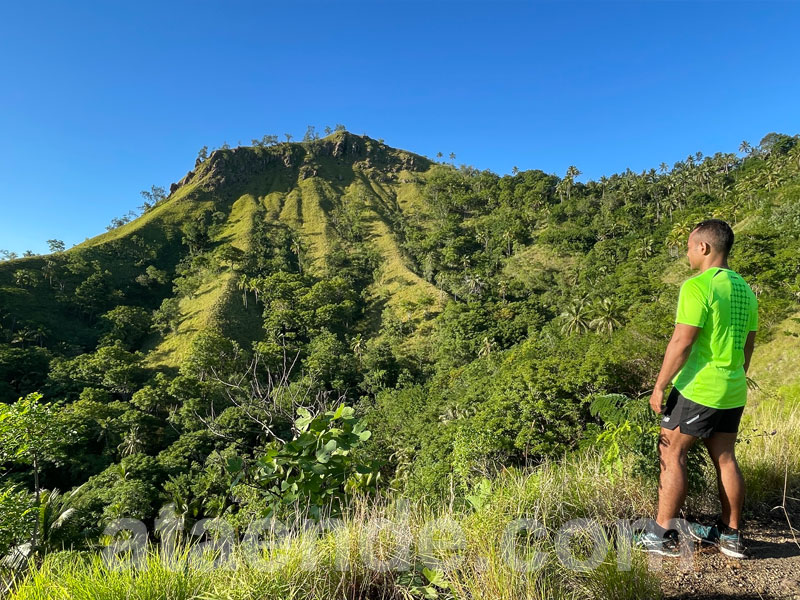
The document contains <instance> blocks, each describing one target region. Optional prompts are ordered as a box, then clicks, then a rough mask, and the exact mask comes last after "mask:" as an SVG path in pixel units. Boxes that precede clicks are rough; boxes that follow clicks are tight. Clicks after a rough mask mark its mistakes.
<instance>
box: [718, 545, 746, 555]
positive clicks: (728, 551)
mask: <svg viewBox="0 0 800 600" xmlns="http://www.w3.org/2000/svg"><path fill="white" fill-rule="evenodd" d="M719 551H720V552H722V553H723V554H724V555H725V556H730V557H731V558H747V556H745V555H744V554H743V553H741V552H735V551H733V550H728V549H727V548H723V547H722V546H720V547H719Z"/></svg>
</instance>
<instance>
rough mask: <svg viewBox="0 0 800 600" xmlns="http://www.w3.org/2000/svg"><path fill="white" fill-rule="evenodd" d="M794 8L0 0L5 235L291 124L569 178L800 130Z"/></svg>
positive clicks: (65, 223)
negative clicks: (208, 151) (570, 173)
mask: <svg viewBox="0 0 800 600" xmlns="http://www.w3.org/2000/svg"><path fill="white" fill-rule="evenodd" d="M799 21H800V6H799V5H798V4H795V3H791V2H775V3H764V2H757V3H756V2H753V3H744V2H738V3H730V4H729V3H724V2H705V3H690V2H663V3H656V2H645V1H642V2H626V3H605V2H584V3H568V2H522V1H516V2H514V1H511V2H497V1H492V2H488V1H487V2H457V1H455V0H429V1H427V2H411V1H397V2H389V1H375V0H373V1H371V2H366V3H360V2H353V1H349V0H337V1H333V0H330V1H327V2H303V1H296V2H295V1H291V0H290V1H280V2H272V1H267V0H263V1H261V2H252V3H248V2H233V1H232V2H220V1H219V0H214V1H213V2H206V1H204V0H199V1H198V0H196V1H193V2H173V1H170V2H164V1H162V2H158V3H149V2H99V1H98V2H95V3H86V2H77V1H74V2H25V3H21V2H15V3H11V2H6V3H3V4H2V5H0V75H2V78H0V209H1V210H0V249H8V250H13V251H16V252H19V253H21V252H22V251H23V250H26V249H31V250H33V251H35V252H45V251H46V249H47V245H46V243H45V240H47V239H50V238H58V239H62V240H64V241H65V242H66V244H67V246H68V247H69V246H71V245H73V244H76V243H79V242H81V241H83V240H84V239H85V238H87V237H92V236H94V235H97V234H99V233H102V232H103V231H105V226H106V225H107V224H108V223H109V222H110V221H111V219H112V218H113V217H117V216H121V215H123V214H124V213H126V212H127V211H128V210H130V209H135V207H136V206H138V205H139V204H141V197H140V195H139V192H140V191H141V190H144V189H149V187H150V186H151V185H153V184H155V185H161V186H164V187H168V186H169V184H170V183H171V182H173V181H177V180H178V179H180V178H181V177H182V176H183V175H184V174H185V173H186V172H187V171H188V170H189V169H190V168H192V166H193V165H194V159H195V157H196V155H197V151H198V149H199V148H200V147H202V146H204V145H208V146H209V147H212V148H213V147H216V146H219V145H221V144H222V143H223V142H226V141H227V142H228V143H229V144H231V145H236V144H237V143H238V142H239V141H241V142H242V143H249V140H250V139H251V138H254V137H261V136H262V135H264V134H277V135H280V136H281V139H283V133H291V134H292V135H294V137H295V138H296V139H299V138H302V135H303V133H304V132H305V130H306V126H307V125H315V126H316V127H317V129H318V130H322V128H324V127H325V125H330V126H334V125H335V124H336V123H343V124H344V125H345V126H346V127H347V129H348V130H350V131H353V132H354V133H366V134H367V135H370V136H372V137H374V138H383V139H384V140H385V141H386V143H387V144H389V145H392V146H395V147H399V148H404V149H407V150H411V151H414V152H417V153H420V154H424V155H427V156H431V157H432V156H434V155H435V154H436V153H437V152H439V151H441V152H443V153H445V155H447V154H449V153H450V152H455V154H456V161H455V162H456V164H469V165H472V166H475V167H477V168H480V169H491V170H492V171H494V172H496V173H498V174H505V173H508V172H510V170H511V168H512V167H513V166H515V165H516V166H518V167H519V168H520V169H530V168H538V169H543V170H544V171H547V172H553V173H556V174H559V175H560V174H563V172H564V171H565V170H566V168H567V167H568V166H569V165H571V164H574V165H577V166H578V168H579V169H581V170H582V171H583V175H582V176H581V177H580V179H582V180H585V179H587V178H598V177H600V176H601V175H603V174H606V175H608V174H611V173H614V172H618V171H623V170H625V169H626V168H628V167H630V168H631V169H633V170H635V171H641V170H642V169H647V168H651V167H657V166H658V165H659V164H660V163H661V162H662V161H665V162H667V163H668V164H670V165H671V164H673V163H674V162H675V161H677V160H681V159H683V158H685V157H686V155H687V154H689V153H694V152H696V151H698V150H699V151H702V152H703V153H705V154H711V153H714V152H716V151H730V152H732V151H736V150H737V148H738V146H739V143H740V142H741V141H742V140H743V139H744V140H748V141H750V142H751V143H757V142H758V141H759V140H760V139H761V137H762V136H763V135H764V134H766V133H768V132H770V131H779V132H783V133H788V134H795V133H798V132H800V110H798V109H797V106H798V98H800V93H799V92H800V77H798V67H797V60H798V56H800V52H798V51H799V50H800V36H798V35H797V32H796V28H797V23H798V22H799Z"/></svg>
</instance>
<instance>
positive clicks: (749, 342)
mask: <svg viewBox="0 0 800 600" xmlns="http://www.w3.org/2000/svg"><path fill="white" fill-rule="evenodd" d="M732 246H733V230H732V229H731V228H730V226H729V225H728V224H727V223H726V222H725V221H721V220H719V219H708V220H706V221H702V222H701V223H699V224H698V225H697V226H696V227H695V228H694V229H693V230H692V232H691V233H690V234H689V243H688V251H687V256H688V258H689V265H690V266H691V268H692V269H693V270H699V271H700V274H699V275H695V276H694V277H691V278H689V279H687V280H686V281H685V282H684V283H683V284H682V285H681V289H680V293H679V296H678V307H677V311H676V318H675V331H674V333H673V334H672V339H671V340H670V342H669V345H668V346H667V350H666V353H665V355H664V362H663V364H662V366H661V371H660V373H659V375H658V379H657V381H656V385H655V388H654V390H653V394H652V396H651V398H650V406H651V407H652V409H653V410H654V411H655V412H656V413H658V414H661V413H662V403H663V401H664V392H665V390H666V387H667V385H668V384H669V383H672V384H673V387H672V391H671V392H670V394H669V397H668V398H667V403H666V407H663V417H662V419H661V434H660V436H659V442H658V448H659V456H660V463H661V477H660V481H659V491H658V516H657V518H656V522H655V526H654V531H651V532H648V533H646V534H645V535H644V536H643V537H642V538H641V539H640V542H641V543H642V544H643V545H644V547H645V548H646V549H647V550H648V551H650V552H656V553H659V554H664V555H671V556H674V555H677V554H679V552H678V545H677V539H676V538H677V535H676V534H677V532H676V531H675V530H674V529H671V528H670V524H671V523H670V522H671V520H672V519H674V518H677V516H678V513H679V511H680V509H681V507H682V506H683V502H684V500H685V499H686V492H687V476H686V459H687V454H688V452H689V448H690V447H691V446H692V444H694V442H695V441H697V439H698V438H701V439H702V440H703V443H704V444H705V446H706V448H707V449H708V453H709V454H710V456H711V460H712V461H713V462H714V467H715V468H716V471H717V486H718V488H719V499H720V503H721V505H722V512H721V515H720V516H719V518H718V519H717V522H716V523H715V524H714V525H712V526H704V525H700V524H692V525H691V526H690V533H691V534H692V536H693V537H695V538H696V539H698V540H700V541H704V542H707V543H714V544H716V545H718V546H719V549H720V551H721V552H722V553H724V554H726V555H728V556H733V557H736V558H744V556H745V547H744V544H743V541H742V536H741V534H740V532H739V530H740V527H741V518H742V504H743V501H744V491H745V490H744V480H743V479H742V473H741V471H740V470H739V465H738V464H737V462H736V455H735V448H734V445H735V442H736V432H737V431H738V428H739V420H740V419H741V416H742V412H743V411H744V405H745V402H746V400H747V382H746V379H745V373H746V372H747V368H748V366H749V365H750V357H751V356H752V354H753V345H754V340H755V335H756V329H757V328H758V300H757V299H756V296H755V294H754V293H753V290H751V289H750V286H749V285H748V284H747V282H745V280H744V279H742V277H741V275H739V274H738V273H736V272H734V271H732V270H731V269H730V268H729V267H728V254H729V253H730V250H731V247H732Z"/></svg>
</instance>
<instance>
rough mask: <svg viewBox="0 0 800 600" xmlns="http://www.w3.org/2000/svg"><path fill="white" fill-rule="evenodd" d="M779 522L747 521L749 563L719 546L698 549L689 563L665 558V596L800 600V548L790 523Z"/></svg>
mask: <svg viewBox="0 0 800 600" xmlns="http://www.w3.org/2000/svg"><path fill="white" fill-rule="evenodd" d="M776 512H777V511H776ZM797 517H800V515H796V516H795V515H793V516H792V517H791V519H792V523H793V524H794V525H795V535H797V536H798V540H800V532H798V531H797V529H796V527H797V522H798V518H797ZM781 518H782V519H783V520H779V519H778V518H777V517H776V518H774V519H772V520H758V521H756V520H753V521H750V522H749V523H748V525H747V527H746V528H745V529H744V530H743V533H744V534H745V543H746V544H747V547H748V549H749V551H750V553H751V557H750V558H749V559H747V560H737V559H734V558H729V557H727V556H725V555H724V554H721V553H720V552H719V551H718V550H717V549H716V548H703V549H700V550H697V551H696V552H695V553H694V556H693V559H694V560H693V561H691V562H692V564H691V565H689V564H686V562H688V561H686V562H684V563H682V562H681V560H680V559H665V560H664V561H663V562H662V571H661V572H662V583H661V591H662V592H663V594H664V598H669V599H675V600H677V599H679V598H680V599H683V598H706V599H711V598H715V599H716V598H720V599H726V598H727V599H734V598H735V599H736V600H743V599H750V598H752V599H762V598H764V599H766V598H787V599H788V598H791V599H796V600H800V547H798V545H797V544H796V543H795V542H794V540H793V538H792V534H791V531H790V529H789V525H788V523H787V522H786V519H785V518H783V517H782V516H781Z"/></svg>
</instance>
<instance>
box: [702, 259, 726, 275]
mask: <svg viewBox="0 0 800 600" xmlns="http://www.w3.org/2000/svg"><path fill="white" fill-rule="evenodd" d="M714 267H720V268H722V269H728V270H729V271H730V270H731V268H730V267H729V266H728V261H727V260H724V259H717V260H710V261H709V262H708V263H707V264H705V265H703V266H702V267H700V272H701V273H703V272H704V271H707V270H708V269H712V268H714Z"/></svg>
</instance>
